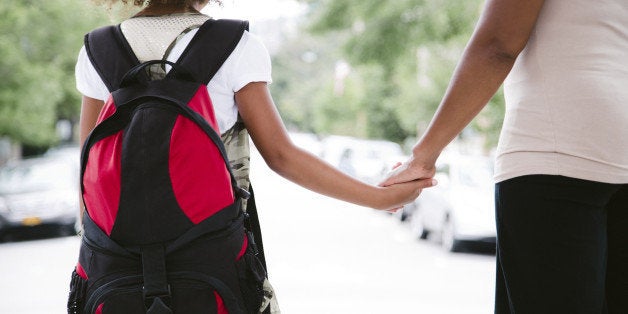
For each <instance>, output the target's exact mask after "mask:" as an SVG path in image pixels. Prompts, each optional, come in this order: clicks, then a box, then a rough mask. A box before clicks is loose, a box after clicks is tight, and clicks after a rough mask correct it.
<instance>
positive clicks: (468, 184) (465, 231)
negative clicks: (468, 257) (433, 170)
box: [408, 155, 496, 252]
mask: <svg viewBox="0 0 628 314" xmlns="http://www.w3.org/2000/svg"><path fill="white" fill-rule="evenodd" d="M435 178H436V179H437V180H438V182H439V183H438V185H437V186H436V187H433V188H429V189H424V190H423V192H422V193H421V196H419V198H418V199H417V200H416V201H415V203H414V205H415V206H414V207H413V211H412V212H411V213H408V216H409V219H408V220H409V221H410V227H411V229H412V231H413V232H414V233H415V234H417V236H419V237H420V238H421V239H428V238H429V239H436V240H438V241H440V242H441V244H442V246H443V248H445V249H446V250H448V251H452V252H453V251H459V250H461V249H462V248H463V247H464V245H465V244H466V243H468V242H485V243H495V240H496V228H495V203H494V196H493V194H494V192H493V191H494V184H493V161H492V159H490V158H487V157H474V156H462V155H456V156H449V157H445V158H443V160H441V161H440V162H439V164H438V165H437V174H436V177H435Z"/></svg>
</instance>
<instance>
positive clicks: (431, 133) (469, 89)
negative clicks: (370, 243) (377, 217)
mask: <svg viewBox="0 0 628 314" xmlns="http://www.w3.org/2000/svg"><path fill="white" fill-rule="evenodd" d="M543 3H544V0H528V1H519V0H488V1H487V2H486V5H485V8H484V11H483V13H482V16H481V17H480V20H479V22H478V25H477V26H476V29H475V31H474V33H473V35H472V36H471V39H470V41H469V43H468V44H467V47H466V49H465V51H464V54H463V56H462V58H461V60H460V62H459V63H458V66H457V67H456V70H455V71H454V74H453V77H452V79H451V82H450V84H449V87H448V89H447V91H446V93H445V96H444V97H443V100H442V101H441V104H440V106H439V108H438V110H437V111H436V113H435V115H434V117H433V118H432V122H431V123H430V125H429V127H428V128H427V130H426V132H425V134H423V136H422V137H421V138H420V139H419V141H418V142H417V143H416V145H415V146H414V148H413V153H412V157H411V158H410V159H409V160H408V161H406V162H405V163H403V164H402V165H401V166H400V167H398V168H396V169H395V170H394V171H393V172H391V174H390V175H389V177H388V178H387V179H386V180H385V181H384V182H382V183H381V184H382V185H390V184H395V183H400V182H406V181H410V180H416V179H420V178H431V177H432V176H434V173H435V167H434V164H435V162H436V159H437V158H438V156H439V155H440V153H441V152H442V151H443V149H444V148H445V147H446V146H447V145H448V144H449V143H450V142H451V141H452V140H453V139H454V138H455V137H456V135H457V134H459V133H460V132H461V131H462V129H464V127H466V126H467V124H469V122H471V120H472V119H473V118H474V117H475V116H476V115H477V114H478V113H479V112H480V111H481V110H482V108H484V106H485V105H486V104H487V103H488V101H489V100H490V99H491V97H492V96H493V95H494V94H495V92H496V91H497V89H498V88H499V86H500V85H501V84H502V83H503V82H504V80H505V78H506V76H507V75H508V73H509V72H510V70H511V69H512V66H513V65H514V63H515V60H516V59H517V56H518V55H519V53H520V52H521V51H522V50H523V48H524V47H525V46H526V44H527V42H528V39H529V38H530V34H531V33H532V30H533V29H534V25H535V24H536V20H537V18H538V15H539V12H540V11H541V8H542V7H543Z"/></svg>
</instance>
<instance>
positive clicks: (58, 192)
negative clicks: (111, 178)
mask: <svg viewBox="0 0 628 314" xmlns="http://www.w3.org/2000/svg"><path fill="white" fill-rule="evenodd" d="M74 152H75V154H73V155H70V154H67V153H63V154H56V153H55V154H52V155H49V156H45V157H37V158H29V159H24V160H20V161H17V162H13V163H10V164H8V165H5V166H3V167H2V168H0V235H4V234H5V233H7V232H9V231H18V230H23V229H28V228H31V227H36V226H41V225H56V226H60V227H62V228H63V229H62V230H63V231H65V233H67V234H70V233H74V232H75V222H76V217H77V212H78V208H79V191H78V186H79V178H78V175H79V169H78V168H79V163H78V155H79V152H78V149H76V150H74Z"/></svg>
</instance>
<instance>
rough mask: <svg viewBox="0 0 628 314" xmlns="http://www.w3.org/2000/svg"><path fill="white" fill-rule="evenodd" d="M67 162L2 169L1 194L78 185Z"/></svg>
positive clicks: (34, 163)
mask: <svg viewBox="0 0 628 314" xmlns="http://www.w3.org/2000/svg"><path fill="white" fill-rule="evenodd" d="M73 176H74V169H72V167H71V166H70V164H69V163H66V162H50V161H43V160H42V161H41V162H33V161H29V162H27V163H24V164H17V165H13V166H5V167H3V168H2V169H0V194H13V193H26V192H34V191H40V190H46V189H51V188H53V187H55V188H65V187H71V186H72V184H78V183H76V182H74V180H73Z"/></svg>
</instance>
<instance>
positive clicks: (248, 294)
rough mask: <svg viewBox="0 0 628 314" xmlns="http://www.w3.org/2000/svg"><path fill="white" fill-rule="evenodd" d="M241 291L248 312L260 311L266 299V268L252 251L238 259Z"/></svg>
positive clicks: (237, 266)
mask: <svg viewBox="0 0 628 314" xmlns="http://www.w3.org/2000/svg"><path fill="white" fill-rule="evenodd" d="M236 268H237V270H238V276H239V283H240V292H241V293H242V297H243V298H244V302H245V304H246V308H247V309H248V313H258V311H259V309H260V307H261V305H262V302H263V301H264V280H265V279H266V270H265V269H264V266H263V265H262V262H261V261H260V260H259V258H258V257H257V256H256V255H255V254H253V253H252V252H246V253H245V254H244V256H242V257H241V258H240V259H239V260H237V261H236Z"/></svg>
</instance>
